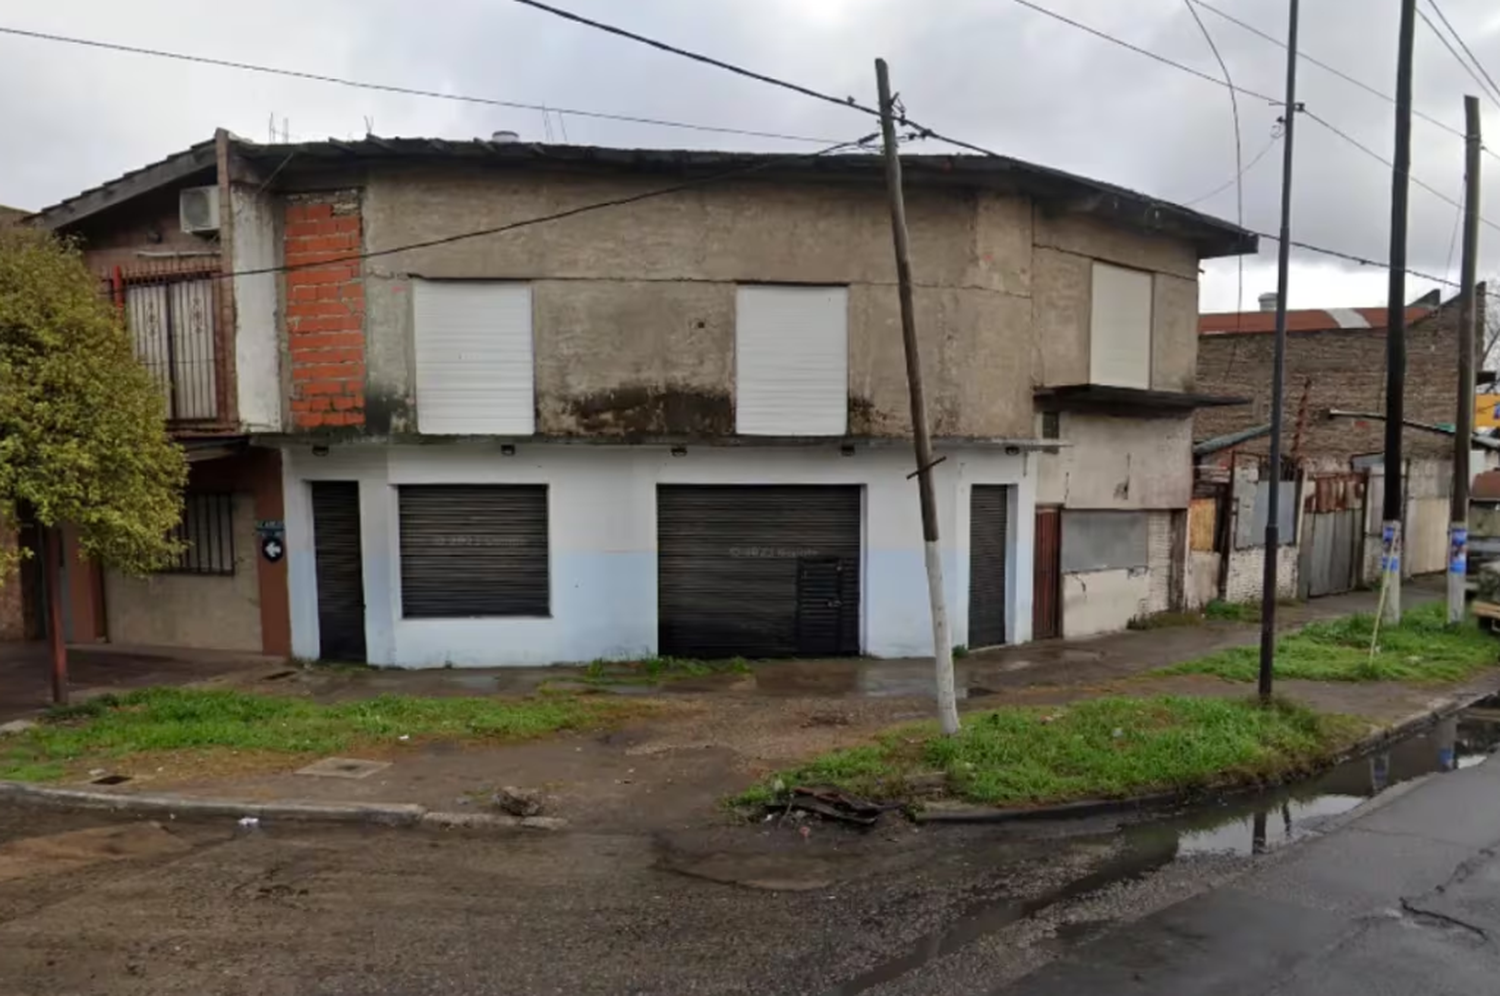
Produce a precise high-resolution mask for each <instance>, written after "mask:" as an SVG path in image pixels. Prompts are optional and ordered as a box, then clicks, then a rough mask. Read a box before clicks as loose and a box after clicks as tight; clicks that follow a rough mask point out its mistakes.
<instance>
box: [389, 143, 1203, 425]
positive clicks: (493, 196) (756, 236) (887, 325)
mask: <svg viewBox="0 0 1500 996" xmlns="http://www.w3.org/2000/svg"><path fill="white" fill-rule="evenodd" d="M365 182H366V185H365V186H364V188H363V192H362V218H363V233H364V248H365V249H366V250H369V251H375V252H378V251H379V250H381V249H382V248H386V247H389V246H393V245H398V244H403V243H409V242H413V241H421V240H424V239H429V238H438V237H442V236H445V235H449V234H451V233H453V232H455V231H463V230H465V229H479V228H485V227H491V226H497V225H503V224H505V223H507V222H511V221H516V220H519V219H524V218H528V217H534V216H537V215H542V214H547V213H551V212H555V211H557V210H559V209H566V208H569V207H574V206H578V205H582V204H587V203H593V202H597V201H602V200H607V199H610V198H614V197H620V196H625V195H630V194H635V193H639V192H642V191H644V190H649V189H654V188H655V187H657V186H659V185H660V181H659V180H655V179H650V178H641V177H628V176H618V177H608V176H581V175H578V174H576V173H554V174H547V173H541V172H526V173H522V172H510V171H505V172H501V171H494V170H489V171H485V170H467V169H458V168H452V169H448V170H441V171H440V170H433V169H430V168H421V169H418V168H413V169H394V168H393V169H390V170H388V171H384V172H378V173H376V174H374V175H372V176H371V177H369V178H368V180H367V181H365ZM908 216H909V222H910V228H911V237H912V258H913V270H914V277H915V280H916V284H917V291H916V304H917V310H918V329H919V335H920V336H921V339H922V342H923V362H924V369H925V373H926V376H927V379H928V397H929V401H930V404H931V408H932V412H933V428H934V431H935V432H937V433H939V434H941V435H948V436H967V437H985V438H1017V437H1029V436H1030V435H1032V402H1031V389H1032V386H1033V385H1034V384H1035V383H1043V382H1052V383H1059V382H1064V381H1066V382H1069V383H1081V382H1083V381H1085V380H1086V379H1087V338H1088V312H1089V275H1090V269H1089V262H1090V260H1091V259H1092V258H1096V257H1097V258H1101V259H1110V260H1115V261H1122V262H1126V263H1127V264H1129V265H1133V266H1145V267H1147V268H1157V269H1159V270H1160V272H1161V273H1164V274H1169V275H1170V276H1169V277H1163V278H1162V280H1163V286H1162V287H1161V288H1159V290H1158V297H1159V298H1160V299H1161V300H1162V301H1163V302H1164V303H1163V304H1162V305H1161V306H1160V308H1159V311H1160V312H1161V319H1160V321H1161V322H1162V323H1164V327H1165V329H1166V331H1165V332H1164V333H1163V335H1165V336H1167V337H1169V338H1170V341H1171V343H1172V349H1171V350H1169V354H1170V356H1171V357H1172V358H1173V361H1172V362H1170V363H1169V362H1167V361H1166V359H1164V360H1163V362H1162V364H1161V365H1162V371H1161V373H1160V377H1161V379H1162V381H1163V383H1171V384H1174V385H1175V384H1177V383H1181V382H1184V377H1183V374H1182V371H1181V370H1179V369H1177V366H1180V365H1181V358H1180V355H1179V353H1178V347H1179V346H1180V342H1179V341H1178V340H1180V339H1181V338H1182V336H1181V335H1180V334H1179V332H1180V328H1179V326H1183V327H1188V326H1190V324H1191V316H1192V315H1193V314H1196V310H1195V308H1196V303H1195V301H1192V299H1193V298H1194V297H1195V289H1196V259H1195V258H1194V254H1193V250H1192V249H1191V247H1189V246H1187V245H1185V244H1183V245H1179V244H1177V243H1175V242H1173V241H1171V240H1165V239H1159V238H1154V237H1147V236H1141V235H1136V234H1133V233H1130V232H1127V231H1124V230H1117V229H1113V228H1110V227H1108V226H1106V225H1103V224H1102V223H1097V222H1092V221H1087V220H1084V219H1077V218H1072V219H1070V218H1041V219H1040V220H1038V218H1039V216H1038V215H1037V212H1036V211H1035V210H1034V209H1033V206H1032V204H1031V202H1030V201H1029V200H1027V199H1025V198H1019V197H1008V196H1001V195H998V194H991V193H986V192H976V191H973V190H965V189H958V188H955V189H952V190H946V189H933V188H918V189H915V190H913V191H912V192H911V193H910V194H909V199H908ZM1038 246H1045V247H1046V248H1038ZM412 277H421V278H429V279H431V278H471V279H477V278H489V279H516V280H529V281H532V282H533V307H534V311H533V323H534V324H533V328H534V348H535V356H536V370H537V407H538V411H537V415H538V424H537V431H538V433H539V434H542V435H549V436H575V435H577V436H589V437H595V438H598V437H603V438H611V437H614V438H630V437H642V436H679V435H680V436H687V437H693V436H700V435H705V434H707V435H722V434H727V433H731V432H732V431H733V429H732V417H733V399H734V355H733V353H734V347H733V343H734V338H733V337H734V287H735V285H736V284H737V283H745V282H788V283H811V284H817V283H827V284H840V285H847V286H848V287H849V289H850V291H849V302H850V303H849V413H850V424H849V433H850V434H851V435H855V436H861V435H866V436H876V437H882V436H884V437H891V436H901V435H904V434H906V433H907V432H908V431H909V421H910V420H909V418H908V405H907V399H906V382H905V370H904V359H903V355H902V348H901V337H900V332H899V330H900V325H899V309H898V302H897V296H896V288H895V267H894V262H893V259H892V253H891V249H890V230H889V217H888V214H887V210H886V205H885V199H884V194H883V192H882V191H881V189H880V188H879V187H878V186H877V185H851V184H837V183H819V182H813V181H807V182H802V183H788V182H781V181H778V182H775V183H770V182H756V181H753V180H746V181H741V182H738V183H722V184H715V185H713V186H709V187H704V188H703V189H701V190H698V191H694V192H690V193H685V194H681V195H676V196H671V197H663V198H660V199H652V200H648V201H643V202H640V203H637V204H634V205H631V206H630V207H629V208H628V209H621V210H610V211H600V212H598V213H594V214H589V215H585V216H580V217H577V218H573V219H569V220H567V221H564V222H559V223H556V224H548V225H544V226H537V227H535V228H527V229H520V230H517V231H514V232H509V233H505V234H503V235H498V236H496V237H493V238H479V239H473V240H465V241H462V242H458V243H453V244H450V245H444V246H437V247H431V248H428V249H422V250H416V251H412V252H405V253H401V254H398V255H395V256H391V257H377V258H375V259H372V260H369V261H368V262H367V264H366V265H365V268H364V278H365V284H366V287H367V291H368V295H369V298H368V309H369V314H368V320H367V332H368V341H367V344H366V357H367V362H368V384H367V394H368V395H369V402H370V406H371V418H370V426H369V428H370V431H372V432H382V431H392V432H397V433H399V432H402V431H409V430H410V429H412V428H413V427H414V425H415V419H414V417H413V412H412V408H413V405H414V404H415V398H414V396H413V395H414V391H413V386H412V385H413V383H414V378H413V371H412V363H413V360H412V350H411V334H412V329H411V321H412V318H411V305H410V300H411V294H410V278H412ZM1184 302H1191V303H1189V304H1187V305H1186V307H1187V309H1188V310H1184V308H1183V307H1179V305H1181V304H1183V303H1184ZM1184 315H1187V316H1188V317H1187V318H1184ZM1185 322H1186V323H1188V326H1184V323H1185ZM1191 341H1192V337H1189V342H1191ZM1189 359H1191V358H1189ZM1174 363H1175V364H1176V366H1174ZM1194 365H1195V364H1194V363H1192V362H1189V363H1188V369H1189V374H1188V376H1187V381H1189V382H1190V379H1191V377H1190V371H1191V369H1192V368H1193V367H1194ZM377 408H378V409H381V410H385V411H388V412H389V414H390V417H389V418H381V417H377V415H376V414H375V412H376V409H377Z"/></svg>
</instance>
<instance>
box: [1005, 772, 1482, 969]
mask: <svg viewBox="0 0 1500 996" xmlns="http://www.w3.org/2000/svg"><path fill="white" fill-rule="evenodd" d="M1497 849H1500V758H1496V759H1491V760H1489V761H1486V762H1485V763H1483V764H1481V765H1479V766H1477V767H1474V768H1468V769H1465V770H1462V771H1458V772H1453V773H1451V774H1445V775H1434V776H1430V777H1428V778H1427V779H1425V780H1423V781H1418V782H1412V783H1409V784H1408V785H1405V786H1401V787H1398V788H1397V789H1394V790H1392V791H1391V792H1390V793H1389V794H1387V795H1386V796H1382V797H1381V798H1379V799H1377V800H1375V801H1374V802H1372V803H1370V804H1367V805H1366V806H1364V807H1362V808H1361V809H1359V810H1356V811H1355V813H1354V815H1353V818H1352V819H1351V820H1350V821H1349V822H1347V823H1345V824H1344V825H1343V826H1342V827H1341V828H1340V829H1338V830H1335V831H1333V832H1331V833H1328V834H1326V835H1325V836H1322V837H1320V838H1318V839H1316V840H1313V841H1312V842H1310V843H1306V844H1303V845H1301V846H1298V847H1294V848H1290V849H1288V850H1286V851H1283V852H1280V853H1279V854H1276V855H1272V856H1268V857H1266V858H1264V859H1262V860H1263V862H1264V863H1263V864H1259V865H1257V867H1256V870H1254V871H1253V872H1251V873H1250V874H1248V875H1246V876H1244V877H1243V878H1240V879H1238V880H1236V881H1235V882H1233V883H1232V884H1230V885H1227V886H1223V887H1220V888H1219V889H1216V890H1214V891H1211V892H1208V893H1204V894H1202V895H1199V896H1196V897H1194V898H1192V899H1189V900H1187V901H1185V902H1182V903H1179V904H1177V905H1175V906H1172V907H1169V908H1167V909H1165V910H1162V911H1160V912H1158V913H1155V914H1153V915H1151V916H1149V917H1146V918H1145V919H1143V920H1139V921H1136V922H1134V923H1131V924H1128V925H1125V926H1121V927H1119V928H1116V929H1115V930H1112V931H1109V932H1107V933H1105V934H1103V935H1102V936H1100V937H1098V938H1096V939H1094V940H1093V941H1091V942H1089V943H1086V944H1083V945H1081V946H1079V947H1077V948H1074V949H1073V950H1071V951H1070V952H1069V953H1067V954H1066V955H1065V956H1064V957H1062V958H1061V959H1059V960H1057V961H1054V962H1052V963H1051V964H1049V965H1048V966H1046V967H1044V968H1042V969H1040V970H1039V971H1037V972H1035V973H1033V974H1031V975H1029V976H1027V977H1025V978H1023V979H1021V980H1020V981H1018V982H1017V983H1015V984H1014V985H1012V986H1010V987H1007V988H1004V989H1001V990H997V991H996V993H1004V994H1006V996H1075V994H1076V996H1084V994H1089V996H1093V994H1100V993H1109V994H1111V996H1116V994H1130V993H1142V994H1145V993H1150V994H1157V993H1172V994H1174V996H1260V994H1271V993H1275V994H1276V996H1344V994H1348V996H1356V994H1357V996H1383V994H1390V996H1397V994H1400V996H1408V994H1415V993H1421V994H1424V996H1448V994H1452V996H1473V994H1476V993H1484V992H1494V991H1495V989H1496V985H1497V983H1496V980H1497V979H1500V947H1497V945H1496V940H1497V938H1500V856H1497Z"/></svg>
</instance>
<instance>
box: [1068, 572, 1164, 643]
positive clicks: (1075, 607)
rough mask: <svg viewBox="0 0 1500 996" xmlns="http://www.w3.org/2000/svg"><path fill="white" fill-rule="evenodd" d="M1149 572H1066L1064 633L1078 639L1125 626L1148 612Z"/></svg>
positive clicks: (1149, 596)
mask: <svg viewBox="0 0 1500 996" xmlns="http://www.w3.org/2000/svg"><path fill="white" fill-rule="evenodd" d="M1150 606H1151V571H1150V570H1149V569H1147V568H1144V567H1138V568H1133V569H1131V570H1124V571H1090V572H1088V573H1086V574H1066V575H1064V576H1063V585H1062V618H1063V624H1062V625H1063V636H1064V637H1065V638H1067V639H1070V640H1072V639H1077V638H1078V637H1083V636H1094V635H1096V634H1098V633H1113V632H1116V631H1118V630H1122V629H1124V628H1125V627H1126V626H1127V625H1128V624H1129V623H1130V620H1132V619H1135V618H1138V617H1140V616H1144V615H1148V614H1150V612H1151V608H1150Z"/></svg>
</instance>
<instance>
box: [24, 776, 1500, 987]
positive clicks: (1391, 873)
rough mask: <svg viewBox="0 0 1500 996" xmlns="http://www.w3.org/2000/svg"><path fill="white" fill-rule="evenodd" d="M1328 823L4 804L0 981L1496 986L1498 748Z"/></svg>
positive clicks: (1499, 973)
mask: <svg viewBox="0 0 1500 996" xmlns="http://www.w3.org/2000/svg"><path fill="white" fill-rule="evenodd" d="M1350 804H1352V801H1351V803H1350ZM1261 811H1262V812H1264V811H1265V809H1264V808H1262V809H1261ZM1271 811H1272V812H1273V813H1275V812H1277V811H1278V810H1275V809H1273V810H1271ZM1199 818H1200V817H1195V819H1199ZM1222 818H1223V814H1222V813H1221V814H1217V815H1216V814H1204V815H1203V816H1202V817H1201V819H1202V820H1204V821H1206V822H1203V823H1200V824H1199V826H1198V828H1199V829H1202V827H1203V826H1208V825H1210V824H1212V823H1213V822H1214V821H1216V820H1217V821H1219V822H1222ZM1273 819H1275V817H1274V816H1273ZM1290 819H1291V818H1290V816H1289V817H1288V821H1289V822H1288V824H1287V827H1288V831H1287V832H1288V834H1290V827H1291V823H1290ZM1234 827H1241V824H1240V823H1234V824H1231V829H1232V830H1233V828H1234ZM1192 829H1193V825H1192V823H1191V821H1189V822H1188V823H1187V824H1184V825H1182V826H1180V827H1179V828H1178V830H1181V831H1184V832H1188V831H1191V830H1192ZM1242 829H1244V830H1245V832H1246V833H1247V834H1248V833H1249V828H1248V825H1245V826H1243V827H1242ZM1319 829H1320V830H1321V831H1322V835H1321V836H1313V837H1312V838H1311V839H1310V840H1307V841H1306V842H1304V843H1301V844H1298V845H1296V846H1292V847H1287V848H1284V849H1282V850H1280V851H1277V852H1274V853H1272V854H1268V855H1261V856H1258V857H1250V856H1248V855H1240V856H1235V855H1224V854H1215V853H1199V852H1198V851H1197V850H1196V849H1195V848H1190V847H1185V846H1182V845H1181V844H1180V842H1179V841H1180V839H1182V840H1185V839H1187V838H1178V837H1177V836H1175V833H1176V831H1173V832H1166V830H1167V828H1163V827H1153V828H1150V829H1148V830H1144V831H1141V830H1137V831H1132V832H1131V833H1128V834H1120V833H1117V832H1115V830H1114V828H1113V827H1112V826H1111V825H1109V824H1107V823H1105V824H1086V823H1085V824H1069V825H1067V826H1065V827H1064V826H1057V825H1054V826H1033V827H1024V826H1023V827H1012V828H1009V829H1001V828H979V827H974V828H963V829H959V828H950V829H941V830H939V829H933V828H924V829H920V830H918V829H915V828H912V827H910V826H908V825H905V824H892V825H890V826H889V827H887V828H884V829H881V830H878V831H876V832H874V833H871V834H865V835H860V834H854V833H849V832H844V831H840V830H837V829H832V828H829V827H825V826H822V825H817V826H811V827H809V828H808V830H809V832H808V833H807V834H806V835H804V834H803V833H802V832H801V827H800V826H796V825H788V826H784V827H778V826H775V825H774V824H771V825H761V826H758V827H745V826H731V825H728V824H724V825H708V826H702V827H698V828H696V829H683V830H680V831H676V832H671V833H658V834H649V835H646V834H630V833H620V834H605V833H567V832H564V833H524V834H522V833H503V834H475V833H470V832H459V831H450V832H445V833H435V832H426V831H395V830H384V829H368V830H365V829H355V828H342V829H335V828H314V827H306V826H297V825H270V824H268V825H266V826H265V827H264V828H262V829H259V830H254V831H241V830H239V829H238V828H236V827H235V826H234V823H233V821H231V820H222V821H213V822H207V823H180V822H177V821H170V822H167V823H165V824H163V825H161V826H152V825H150V824H147V823H144V822H143V821H139V820H133V821H127V820H121V819H118V818H111V817H105V816H99V815H88V814H62V813H57V812H53V811H49V810H38V809H18V808H11V809H0V993H5V994H6V996H12V994H14V996H31V994H36V996H63V994H67V996H91V994H109V996H116V994H120V996H124V994H131V996H134V994H142V996H145V994H150V996H173V994H183V996H186V994H193V996H208V994H241V993H243V994H252V993H253V994H256V996H283V994H285V996H292V994H295V996H304V994H318V996H321V994H361V996H379V994H401V996H424V994H439V993H453V994H490V993H505V994H510V993H517V994H519V993H526V994H543V993H567V994H593V993H599V994H605V993H607V994H674V996H675V994H693V993H713V994H718V993H726V994H727V993H755V994H761V996H775V994H788V996H790V994H814V996H857V994H869V996H959V994H963V996H971V994H998V993H1007V994H1014V996H1073V994H1085V993H1087V994H1105V993H1107V994H1111V996H1113V994H1116V993H1126V994H1128V993H1133V992H1140V993H1148V992H1149V993H1153V994H1156V993H1173V994H1180V996H1209V994H1234V996H1240V994H1261V993H1277V994H1286V996H1301V994H1304V993H1305V994H1309V996H1310V994H1313V993H1317V994H1318V996H1339V994H1342V993H1346V992H1347V993H1351V994H1352V993H1360V994H1362V996H1363V994H1372V996H1382V994H1387V993H1389V994H1398V993H1399V994H1405V993H1417V992H1421V993H1424V994H1428V993H1431V994H1439V996H1441V994H1445V993H1464V994H1465V996H1469V994H1472V993H1478V992H1490V991H1493V990H1494V986H1495V982H1494V980H1495V979H1497V978H1500V952H1497V949H1496V945H1495V938H1496V937H1497V936H1500V934H1497V931H1500V860H1497V858H1496V856H1495V855H1496V847H1497V845H1500V762H1490V763H1486V764H1484V765H1482V766H1480V767H1477V768H1471V769H1468V770H1465V771H1460V772H1455V773H1452V774H1447V775H1441V776H1436V777H1433V778H1431V779H1428V780H1426V781H1422V782H1416V783H1412V784H1409V785H1406V786H1400V787H1398V788H1396V789H1394V790H1391V791H1390V792H1388V793H1386V795H1384V796H1382V797H1381V798H1380V799H1378V800H1376V802H1375V803H1373V804H1369V805H1367V806H1365V807H1362V808H1361V809H1359V810H1356V811H1355V812H1354V813H1352V814H1349V815H1347V816H1343V817H1331V818H1330V821H1329V822H1327V823H1326V824H1324V825H1321V826H1320V827H1319ZM1214 832H1216V833H1218V832H1221V831H1214ZM1233 832H1238V830H1234V831H1233ZM1273 836H1274V833H1273Z"/></svg>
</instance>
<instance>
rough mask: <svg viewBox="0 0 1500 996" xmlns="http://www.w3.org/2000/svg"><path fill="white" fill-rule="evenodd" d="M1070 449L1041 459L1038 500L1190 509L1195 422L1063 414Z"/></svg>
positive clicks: (1108, 506) (1098, 506) (1076, 505)
mask: <svg viewBox="0 0 1500 996" xmlns="http://www.w3.org/2000/svg"><path fill="white" fill-rule="evenodd" d="M1059 427H1060V430H1061V433H1062V439H1063V440H1064V442H1066V443H1067V444H1068V445H1066V446H1062V447H1059V449H1058V451H1057V452H1056V453H1043V454H1040V455H1039V456H1038V457H1037V464H1038V470H1037V473H1038V479H1037V501H1038V502H1039V503H1042V504H1048V505H1062V506H1064V507H1067V508H1095V509H1175V508H1186V507H1187V505H1188V501H1189V500H1190V499H1191V497H1192V493H1193V467H1192V420H1191V419H1190V418H1159V419H1131V418H1115V417H1111V416H1104V415H1079V414H1073V413H1067V412H1065V413H1063V414H1062V416H1061V417H1060V419H1059Z"/></svg>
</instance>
